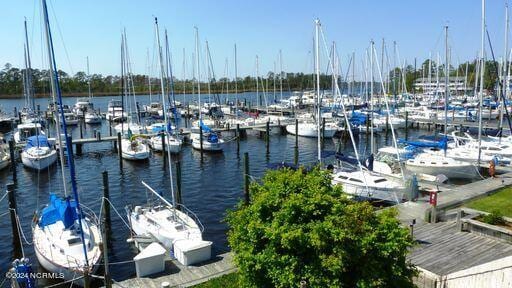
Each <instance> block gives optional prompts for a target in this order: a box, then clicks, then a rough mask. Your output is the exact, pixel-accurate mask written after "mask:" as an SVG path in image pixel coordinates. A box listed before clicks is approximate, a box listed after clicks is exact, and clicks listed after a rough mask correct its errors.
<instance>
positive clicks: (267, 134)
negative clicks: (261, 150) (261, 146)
mask: <svg viewBox="0 0 512 288" xmlns="http://www.w3.org/2000/svg"><path fill="white" fill-rule="evenodd" d="M265 130H266V131H265V133H266V134H265V144H266V148H267V155H268V154H269V153H270V121H267V124H266V127H265Z"/></svg>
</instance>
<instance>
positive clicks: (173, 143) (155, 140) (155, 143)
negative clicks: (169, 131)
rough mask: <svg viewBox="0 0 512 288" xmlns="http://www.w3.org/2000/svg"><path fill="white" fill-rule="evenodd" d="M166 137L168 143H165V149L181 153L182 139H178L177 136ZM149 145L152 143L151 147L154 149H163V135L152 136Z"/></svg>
mask: <svg viewBox="0 0 512 288" xmlns="http://www.w3.org/2000/svg"><path fill="white" fill-rule="evenodd" d="M165 138H166V140H167V141H166V142H167V143H166V145H165V151H167V150H169V151H170V152H171V153H175V154H177V153H180V152H181V145H182V143H183V142H182V141H181V140H180V139H177V138H175V137H171V139H169V137H167V136H166V137H165ZM149 145H151V148H152V149H153V150H154V151H162V150H163V149H162V137H161V136H155V137H151V140H150V141H149Z"/></svg>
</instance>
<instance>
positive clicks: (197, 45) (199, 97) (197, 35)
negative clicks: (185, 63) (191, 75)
mask: <svg viewBox="0 0 512 288" xmlns="http://www.w3.org/2000/svg"><path fill="white" fill-rule="evenodd" d="M194 29H195V31H196V53H195V55H196V70H197V79H196V80H197V99H198V101H199V121H201V120H202V119H203V117H202V115H201V81H200V79H199V78H200V77H201V76H200V75H201V73H200V70H199V30H198V29H197V27H194ZM199 123H200V124H202V123H201V122H199Z"/></svg>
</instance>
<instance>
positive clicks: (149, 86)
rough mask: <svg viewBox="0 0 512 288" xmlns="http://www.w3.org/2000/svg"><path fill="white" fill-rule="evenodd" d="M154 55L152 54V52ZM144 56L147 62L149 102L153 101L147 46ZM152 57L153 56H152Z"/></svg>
mask: <svg viewBox="0 0 512 288" xmlns="http://www.w3.org/2000/svg"><path fill="white" fill-rule="evenodd" d="M153 55H154V54H153ZM146 58H147V62H148V88H149V103H152V102H153V99H151V98H152V97H153V93H152V91H151V66H152V65H151V62H150V61H149V48H148V49H147V50H146ZM153 59H154V58H153Z"/></svg>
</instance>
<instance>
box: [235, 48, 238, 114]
mask: <svg viewBox="0 0 512 288" xmlns="http://www.w3.org/2000/svg"><path fill="white" fill-rule="evenodd" d="M236 57H237V56H236V44H235V117H236V119H238V62H237V59H236Z"/></svg>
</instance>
